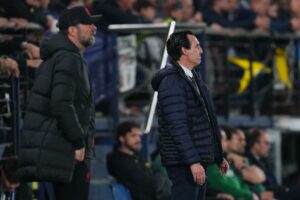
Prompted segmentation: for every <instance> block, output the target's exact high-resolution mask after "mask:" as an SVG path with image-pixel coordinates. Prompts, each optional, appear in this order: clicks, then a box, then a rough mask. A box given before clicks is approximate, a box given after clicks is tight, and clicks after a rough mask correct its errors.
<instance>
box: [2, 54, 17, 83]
mask: <svg viewBox="0 0 300 200" xmlns="http://www.w3.org/2000/svg"><path fill="white" fill-rule="evenodd" d="M2 73H8V75H12V76H15V77H17V78H18V77H19V76H20V70H19V65H18V63H17V62H16V61H15V60H13V59H11V58H8V57H3V56H2V57H0V74H2Z"/></svg>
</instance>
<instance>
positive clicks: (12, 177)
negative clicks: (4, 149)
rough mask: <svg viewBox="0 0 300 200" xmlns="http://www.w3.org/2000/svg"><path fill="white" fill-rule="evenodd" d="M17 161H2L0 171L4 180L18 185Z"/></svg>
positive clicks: (9, 159)
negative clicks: (0, 170)
mask: <svg viewBox="0 0 300 200" xmlns="http://www.w3.org/2000/svg"><path fill="white" fill-rule="evenodd" d="M17 169H18V161H17V159H16V158H8V159H5V160H3V161H2V170H3V173H4V175H5V177H6V179H7V180H8V181H9V182H10V183H18V182H19V181H20V180H19V177H18V176H17Z"/></svg>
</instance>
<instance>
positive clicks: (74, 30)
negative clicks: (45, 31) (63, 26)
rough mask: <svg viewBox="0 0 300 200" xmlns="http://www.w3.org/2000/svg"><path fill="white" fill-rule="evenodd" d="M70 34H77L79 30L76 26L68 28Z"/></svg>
mask: <svg viewBox="0 0 300 200" xmlns="http://www.w3.org/2000/svg"><path fill="white" fill-rule="evenodd" d="M68 33H69V35H70V36H74V35H76V34H77V28H76V27H75V26H69V27H68Z"/></svg>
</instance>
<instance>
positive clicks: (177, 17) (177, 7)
mask: <svg viewBox="0 0 300 200" xmlns="http://www.w3.org/2000/svg"><path fill="white" fill-rule="evenodd" d="M169 17H170V18H169V19H167V22H170V21H171V20H174V21H176V22H183V4H182V2H181V1H175V2H174V3H172V4H171V5H170V6H169Z"/></svg>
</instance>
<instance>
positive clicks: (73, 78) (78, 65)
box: [18, 33, 94, 182]
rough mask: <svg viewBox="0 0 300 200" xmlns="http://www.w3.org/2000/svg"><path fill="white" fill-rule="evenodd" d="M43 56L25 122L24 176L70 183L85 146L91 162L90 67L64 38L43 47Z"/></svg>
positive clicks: (21, 145)
mask: <svg viewBox="0 0 300 200" xmlns="http://www.w3.org/2000/svg"><path fill="white" fill-rule="evenodd" d="M41 57H42V59H43V60H44V62H43V63H42V64H41V66H40V69H39V74H38V76H37V78H36V80H35V82H34V85H33V87H32V89H31V91H30V96H29V103H28V105H27V110H26V113H25V118H24V125H23V131H22V134H21V142H20V168H19V170H18V174H19V176H20V177H21V178H22V179H23V180H26V181H61V182H69V181H70V180H71V178H72V174H73V169H74V166H75V160H74V155H75V150H76V149H80V148H83V147H85V148H86V157H87V158H88V157H89V152H90V148H91V140H92V137H93V129H94V118H93V112H94V109H93V104H92V98H91V91H90V84H89V79H88V76H87V72H86V64H85V62H84V60H83V58H82V55H81V54H80V52H79V49H78V48H77V47H76V46H75V45H74V44H73V43H72V42H71V41H70V40H69V39H68V38H67V36H66V35H64V34H62V33H58V34H57V35H54V36H53V37H51V38H50V40H49V41H48V42H46V43H44V44H43V45H42V48H41Z"/></svg>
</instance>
